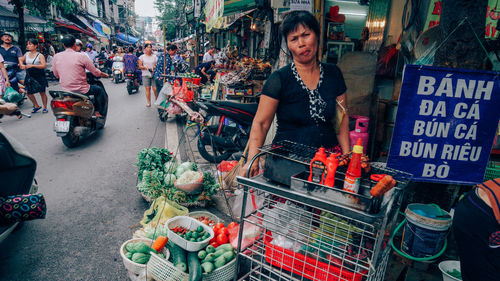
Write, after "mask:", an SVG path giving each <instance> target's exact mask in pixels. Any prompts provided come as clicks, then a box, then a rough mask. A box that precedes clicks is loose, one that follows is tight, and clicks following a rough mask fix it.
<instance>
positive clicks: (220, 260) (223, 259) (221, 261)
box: [214, 256, 226, 268]
mask: <svg viewBox="0 0 500 281" xmlns="http://www.w3.org/2000/svg"><path fill="white" fill-rule="evenodd" d="M225 264H226V257H224V256H220V257H218V258H216V259H215V260H214V265H215V268H219V267H223V266H224V265H225Z"/></svg>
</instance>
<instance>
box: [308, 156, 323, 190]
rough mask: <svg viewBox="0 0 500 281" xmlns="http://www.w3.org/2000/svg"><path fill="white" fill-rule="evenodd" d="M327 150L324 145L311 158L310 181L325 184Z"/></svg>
mask: <svg viewBox="0 0 500 281" xmlns="http://www.w3.org/2000/svg"><path fill="white" fill-rule="evenodd" d="M326 156H327V155H326V152H325V148H324V147H320V148H319V149H318V151H317V152H316V155H314V158H313V159H312V160H311V165H310V167H309V179H308V180H309V181H310V182H314V183H319V184H323V180H324V177H325V174H326V173H325V172H326Z"/></svg>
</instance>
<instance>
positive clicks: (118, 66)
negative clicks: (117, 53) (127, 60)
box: [111, 57, 125, 84]
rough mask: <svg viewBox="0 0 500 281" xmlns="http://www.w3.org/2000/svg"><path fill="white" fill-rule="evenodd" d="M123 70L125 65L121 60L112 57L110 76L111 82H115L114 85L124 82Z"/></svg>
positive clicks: (120, 58)
mask: <svg viewBox="0 0 500 281" xmlns="http://www.w3.org/2000/svg"><path fill="white" fill-rule="evenodd" d="M124 70H125V64H124V63H123V58H122V57H114V58H113V66H112V67H111V71H112V74H113V76H112V77H113V82H115V84H118V83H120V82H123V81H125V76H124Z"/></svg>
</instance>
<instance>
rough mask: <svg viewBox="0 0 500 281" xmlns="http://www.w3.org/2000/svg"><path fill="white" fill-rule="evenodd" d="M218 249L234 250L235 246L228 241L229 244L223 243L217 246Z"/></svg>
mask: <svg viewBox="0 0 500 281" xmlns="http://www.w3.org/2000/svg"><path fill="white" fill-rule="evenodd" d="M217 250H225V251H232V250H234V248H233V246H231V244H229V243H227V244H222V245H220V246H219V247H217Z"/></svg>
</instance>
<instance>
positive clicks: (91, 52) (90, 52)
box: [85, 43, 99, 62]
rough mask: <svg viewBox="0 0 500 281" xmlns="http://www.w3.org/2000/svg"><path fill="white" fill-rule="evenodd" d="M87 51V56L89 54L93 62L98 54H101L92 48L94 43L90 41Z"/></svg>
mask: <svg viewBox="0 0 500 281" xmlns="http://www.w3.org/2000/svg"><path fill="white" fill-rule="evenodd" d="M85 53H86V54H87V56H89V58H90V60H91V61H92V62H95V59H96V58H97V56H98V55H99V54H98V53H97V52H96V51H95V50H94V49H93V48H92V44H90V43H87V46H86V51H85Z"/></svg>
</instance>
